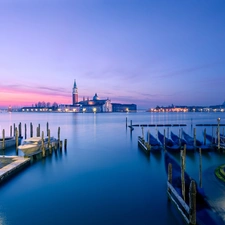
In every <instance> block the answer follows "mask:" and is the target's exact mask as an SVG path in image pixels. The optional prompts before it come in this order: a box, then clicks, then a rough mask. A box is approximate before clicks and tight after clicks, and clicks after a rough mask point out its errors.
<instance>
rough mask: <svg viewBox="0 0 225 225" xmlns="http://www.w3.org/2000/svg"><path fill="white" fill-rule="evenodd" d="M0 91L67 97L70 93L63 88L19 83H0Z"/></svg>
mask: <svg viewBox="0 0 225 225" xmlns="http://www.w3.org/2000/svg"><path fill="white" fill-rule="evenodd" d="M0 92H8V93H28V94H29V93H32V94H39V95H48V96H64V97H68V96H70V95H71V92H69V91H68V90H66V89H64V88H60V87H59V88H52V87H48V86H32V85H19V84H8V85H2V84H0Z"/></svg>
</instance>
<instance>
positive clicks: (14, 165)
mask: <svg viewBox="0 0 225 225" xmlns="http://www.w3.org/2000/svg"><path fill="white" fill-rule="evenodd" d="M29 163H30V159H29V158H24V157H20V156H0V183H1V182H3V181H4V180H6V179H7V178H9V177H10V176H12V175H13V174H15V173H17V172H18V171H19V170H21V169H22V168H24V167H25V166H27V165H28V164H29Z"/></svg>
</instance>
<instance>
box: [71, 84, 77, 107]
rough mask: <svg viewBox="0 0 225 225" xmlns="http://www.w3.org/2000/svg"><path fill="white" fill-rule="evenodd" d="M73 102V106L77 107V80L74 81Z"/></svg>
mask: <svg viewBox="0 0 225 225" xmlns="http://www.w3.org/2000/svg"><path fill="white" fill-rule="evenodd" d="M72 102H73V105H76V104H77V103H78V88H77V84H76V80H74V84H73V93H72Z"/></svg>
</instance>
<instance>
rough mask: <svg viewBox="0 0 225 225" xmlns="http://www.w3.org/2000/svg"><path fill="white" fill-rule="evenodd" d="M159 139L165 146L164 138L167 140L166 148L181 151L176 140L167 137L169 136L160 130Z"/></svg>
mask: <svg viewBox="0 0 225 225" xmlns="http://www.w3.org/2000/svg"><path fill="white" fill-rule="evenodd" d="M158 139H159V141H160V142H161V144H162V145H163V146H164V140H165V148H166V150H168V151H171V152H173V151H180V146H179V145H177V144H176V143H175V142H174V141H172V140H171V139H169V138H167V137H164V135H163V134H161V133H160V132H159V131H158Z"/></svg>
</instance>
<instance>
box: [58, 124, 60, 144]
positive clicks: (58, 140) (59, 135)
mask: <svg viewBox="0 0 225 225" xmlns="http://www.w3.org/2000/svg"><path fill="white" fill-rule="evenodd" d="M59 145H60V127H58V147H59Z"/></svg>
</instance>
